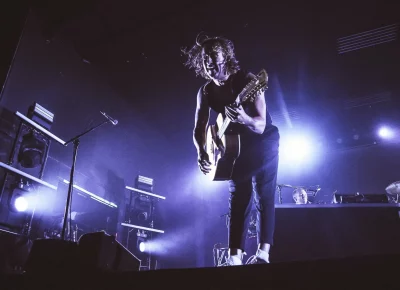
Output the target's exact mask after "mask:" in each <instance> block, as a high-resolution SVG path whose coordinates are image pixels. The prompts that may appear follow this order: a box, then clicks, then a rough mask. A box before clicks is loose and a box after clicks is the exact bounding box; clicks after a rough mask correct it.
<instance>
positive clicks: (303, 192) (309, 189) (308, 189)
mask: <svg viewBox="0 0 400 290" xmlns="http://www.w3.org/2000/svg"><path fill="white" fill-rule="evenodd" d="M282 188H291V189H293V192H292V196H293V200H294V202H295V203H296V204H308V203H310V202H309V197H315V196H316V195H317V193H318V192H319V191H320V190H321V187H320V186H319V185H314V186H293V185H289V184H278V185H277V189H278V199H279V203H280V204H282Z"/></svg>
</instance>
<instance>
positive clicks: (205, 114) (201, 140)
mask: <svg viewBox="0 0 400 290" xmlns="http://www.w3.org/2000/svg"><path fill="white" fill-rule="evenodd" d="M209 118H210V108H209V107H208V103H207V100H206V98H205V96H204V95H203V87H201V88H200V90H199V92H198V93H197V105H196V112H195V121H194V130H193V142H194V146H195V147H196V149H197V153H198V154H200V153H203V152H204V151H205V148H204V147H205V144H206V130H207V125H208V120H209Z"/></svg>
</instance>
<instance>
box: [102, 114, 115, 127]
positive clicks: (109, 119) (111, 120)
mask: <svg viewBox="0 0 400 290" xmlns="http://www.w3.org/2000/svg"><path fill="white" fill-rule="evenodd" d="M100 113H101V114H102V115H103V116H104V117H106V118H107V119H108V121H110V123H111V124H113V125H114V126H115V125H117V124H118V120H115V119H113V118H111V117H110V116H109V115H107V114H106V113H105V112H102V111H100Z"/></svg>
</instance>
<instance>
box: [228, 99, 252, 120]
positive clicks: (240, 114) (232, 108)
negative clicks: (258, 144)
mask: <svg viewBox="0 0 400 290" xmlns="http://www.w3.org/2000/svg"><path fill="white" fill-rule="evenodd" d="M225 115H226V116H227V117H228V118H229V120H231V122H234V123H239V124H244V125H245V124H247V123H248V120H249V119H250V117H249V115H247V113H246V112H245V111H244V109H243V107H242V105H239V106H237V105H236V104H232V105H229V106H226V107H225Z"/></svg>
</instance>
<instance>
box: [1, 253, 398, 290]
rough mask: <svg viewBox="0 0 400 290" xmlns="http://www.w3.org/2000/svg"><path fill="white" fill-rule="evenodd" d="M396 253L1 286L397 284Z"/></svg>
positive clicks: (25, 279)
mask: <svg viewBox="0 0 400 290" xmlns="http://www.w3.org/2000/svg"><path fill="white" fill-rule="evenodd" d="M399 271H400V254H396V255H379V256H360V257H348V258H340V259H329V260H314V261H304V262H286V263H275V264H274V263H271V264H264V265H247V266H236V267H221V268H196V269H164V270H153V271H142V272H119V273H111V272H89V271H87V272H80V273H74V272H73V271H69V270H68V269H65V271H64V272H59V271H58V272H54V273H50V272H46V273H40V274H35V275H29V274H28V273H25V274H20V275H12V276H8V277H5V279H4V280H3V282H2V284H1V285H2V286H1V289H115V290H118V289H143V290H145V289H400V280H399V279H398V277H399V276H400V273H399Z"/></svg>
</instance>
